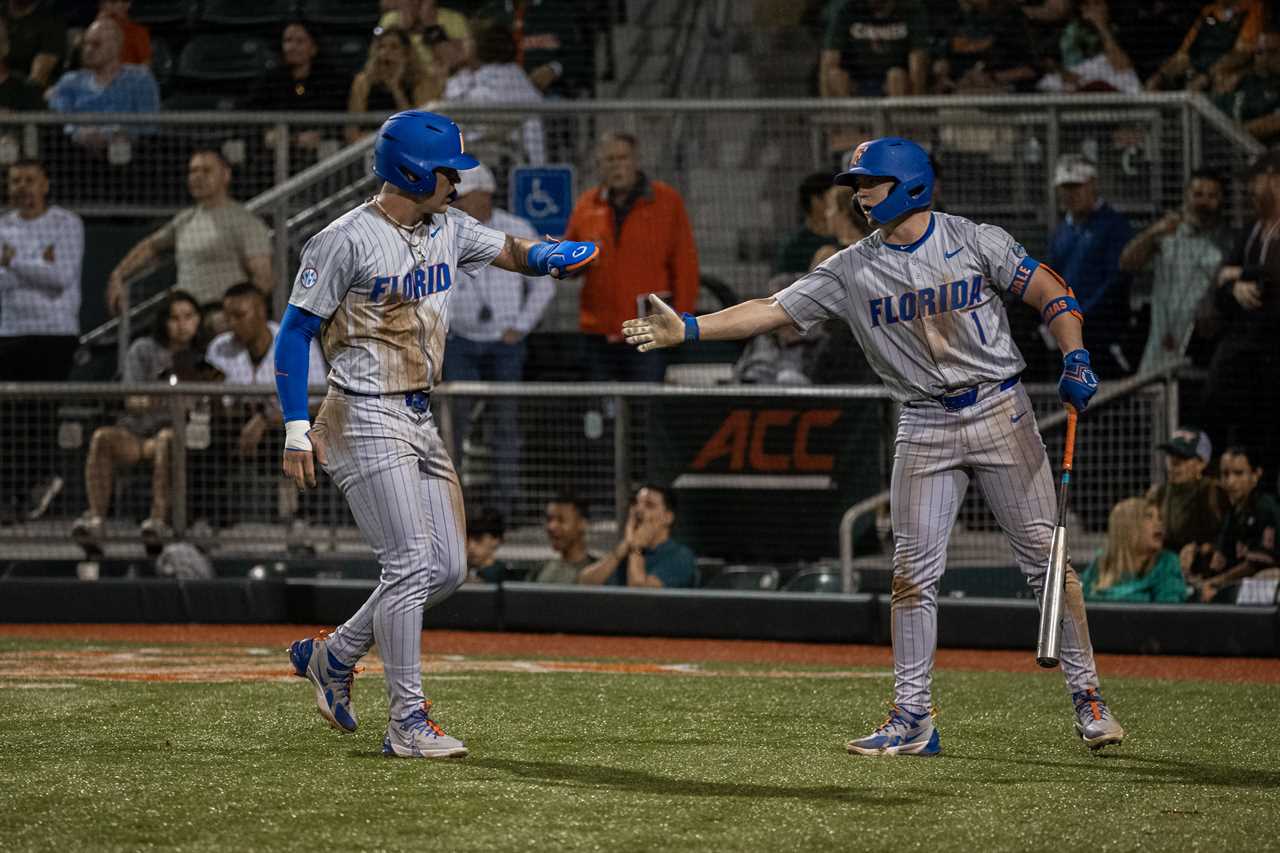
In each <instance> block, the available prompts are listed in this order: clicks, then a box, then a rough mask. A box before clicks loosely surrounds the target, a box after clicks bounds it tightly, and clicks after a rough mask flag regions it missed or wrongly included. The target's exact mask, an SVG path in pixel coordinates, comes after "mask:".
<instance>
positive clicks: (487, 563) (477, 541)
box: [467, 507, 512, 583]
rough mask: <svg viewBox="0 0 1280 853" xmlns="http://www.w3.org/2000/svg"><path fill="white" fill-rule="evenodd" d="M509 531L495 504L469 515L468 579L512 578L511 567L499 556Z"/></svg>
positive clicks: (471, 580) (490, 580)
mask: <svg viewBox="0 0 1280 853" xmlns="http://www.w3.org/2000/svg"><path fill="white" fill-rule="evenodd" d="M506 532H507V522H506V519H504V518H503V517H502V513H500V512H498V511H497V510H496V509H494V508H493V507H482V508H481V509H480V511H479V512H478V513H476V515H475V517H474V518H468V519H467V581H468V582H476V581H480V582H484V583H501V582H502V581H504V580H509V579H510V577H511V574H512V571H511V567H510V566H508V565H507V564H506V562H504V561H500V560H499V559H498V549H499V548H501V547H502V539H503V537H504V536H505V535H506Z"/></svg>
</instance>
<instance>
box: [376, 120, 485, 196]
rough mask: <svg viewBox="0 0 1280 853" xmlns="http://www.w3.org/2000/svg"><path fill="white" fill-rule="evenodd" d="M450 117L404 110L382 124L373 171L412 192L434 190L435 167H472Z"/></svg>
mask: <svg viewBox="0 0 1280 853" xmlns="http://www.w3.org/2000/svg"><path fill="white" fill-rule="evenodd" d="M478 165H480V161H479V160H477V159H476V158H474V157H472V156H471V155H470V154H467V153H465V151H464V143H463V141H462V131H461V130H460V129H459V128H458V125H457V124H455V123H454V121H453V119H451V118H449V117H447V116H442V115H440V114H439V113H429V112H426V111H425V110H405V111H404V112H400V113H396V114H395V115H393V116H392V117H391V118H389V119H387V120H386V121H384V122H383V123H382V127H381V128H379V129H378V138H377V141H375V142H374V144H373V173H374V174H375V175H377V176H378V177H379V178H382V180H384V181H386V182H387V183H389V184H391V185H392V186H394V187H399V188H400V189H402V190H405V191H406V192H411V193H414V194H415V195H431V193H433V192H435V189H436V176H435V170H436V169H441V168H443V169H456V170H457V171H463V170H464V169H474V168H475V167H476V166H478Z"/></svg>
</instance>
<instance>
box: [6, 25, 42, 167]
mask: <svg viewBox="0 0 1280 853" xmlns="http://www.w3.org/2000/svg"><path fill="white" fill-rule="evenodd" d="M44 109H45V103H44V96H43V95H42V94H41V92H40V87H39V86H37V85H36V84H35V83H32V82H31V81H30V80H28V79H27V78H26V77H25V76H24V75H23V74H22V73H21V72H19V71H15V70H13V69H12V68H10V67H9V29H8V25H6V24H5V22H4V19H3V18H0V112H6V113H8V112H14V113H20V112H30V111H32V110H35V111H42V110H44ZM7 138H8V139H10V140H12V142H11V144H12V145H14V146H17V145H18V141H17V138H16V136H12V135H9V136H7Z"/></svg>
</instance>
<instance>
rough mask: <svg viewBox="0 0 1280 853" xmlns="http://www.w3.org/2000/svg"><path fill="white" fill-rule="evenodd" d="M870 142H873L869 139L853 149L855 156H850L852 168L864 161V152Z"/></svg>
mask: <svg viewBox="0 0 1280 853" xmlns="http://www.w3.org/2000/svg"><path fill="white" fill-rule="evenodd" d="M870 144H871V142H870V141H867V142H864V143H862V144H861V145H859V146H858V147H857V148H855V149H853V156H852V157H850V158H849V168H850V169H852V168H853V167H854V166H856V165H858V164H859V163H861V162H862V152H864V151H866V150H867V146H868V145H870Z"/></svg>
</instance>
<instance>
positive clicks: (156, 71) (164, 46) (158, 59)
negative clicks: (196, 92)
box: [151, 38, 173, 92]
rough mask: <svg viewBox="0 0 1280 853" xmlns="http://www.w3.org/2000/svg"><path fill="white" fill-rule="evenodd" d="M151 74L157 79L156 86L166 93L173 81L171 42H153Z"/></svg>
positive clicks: (154, 39)
mask: <svg viewBox="0 0 1280 853" xmlns="http://www.w3.org/2000/svg"><path fill="white" fill-rule="evenodd" d="M151 74H152V76H154V77H155V78H156V85H158V86H159V87H160V90H161V91H162V92H163V91H165V90H166V89H167V88H168V86H169V83H170V82H171V81H172V80H173V51H172V50H171V49H170V47H169V42H167V41H165V40H164V39H160V38H153V39H152V40H151Z"/></svg>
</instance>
